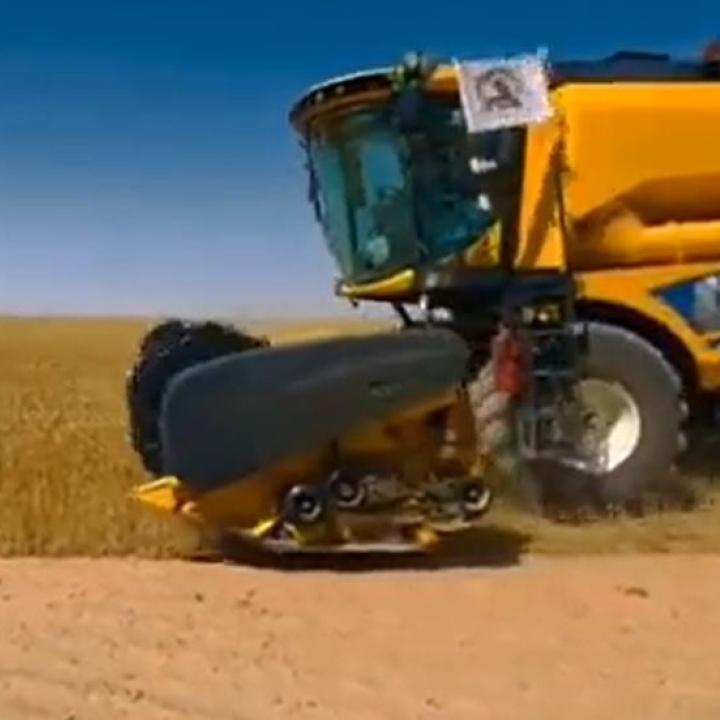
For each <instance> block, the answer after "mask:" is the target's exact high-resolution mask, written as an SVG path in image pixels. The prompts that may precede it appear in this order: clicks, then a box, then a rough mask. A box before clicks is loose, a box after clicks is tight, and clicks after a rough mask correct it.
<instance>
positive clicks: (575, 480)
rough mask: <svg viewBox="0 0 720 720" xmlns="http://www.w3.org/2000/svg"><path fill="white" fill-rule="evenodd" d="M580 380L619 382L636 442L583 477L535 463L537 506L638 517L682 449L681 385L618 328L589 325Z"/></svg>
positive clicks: (666, 484) (665, 482)
mask: <svg viewBox="0 0 720 720" xmlns="http://www.w3.org/2000/svg"><path fill="white" fill-rule="evenodd" d="M588 340H589V348H588V354H587V356H586V358H585V362H584V366H583V371H582V376H583V377H584V378H597V379H600V380H606V381H611V382H616V383H619V384H620V385H622V386H623V388H624V389H625V390H626V391H627V392H628V393H629V395H630V396H631V397H632V398H633V400H634V402H635V404H636V407H637V410H638V413H639V416H640V437H639V440H638V442H637V444H636V446H635V449H634V450H633V452H632V453H631V454H630V456H629V457H628V458H627V459H626V460H625V461H624V462H622V463H621V464H620V465H619V466H617V467H616V468H614V469H612V470H610V471H608V472H606V473H604V474H601V475H595V474H592V475H591V474H589V473H584V472H580V471H578V470H574V469H570V468H567V467H566V466H563V465H561V464H560V465H558V464H556V463H554V462H549V461H541V462H538V461H536V462H533V463H530V464H529V471H530V474H531V476H532V479H533V480H534V481H535V482H536V483H537V484H538V490H539V493H540V498H541V503H542V504H543V506H544V508H545V509H546V510H549V511H550V512H551V513H553V512H554V511H557V510H558V509H560V510H561V511H562V510H565V511H570V512H572V511H574V510H577V509H579V508H578V506H580V507H584V508H592V509H594V510H600V511H607V510H625V511H630V512H633V513H638V512H642V511H643V510H644V508H645V504H646V502H647V501H648V500H649V499H650V498H656V499H657V498H661V497H662V496H663V494H665V493H666V492H667V491H669V490H670V489H671V486H672V483H674V482H675V480H674V478H673V473H672V470H673V466H674V464H675V461H676V459H677V456H678V455H679V453H680V452H681V451H682V449H683V437H684V436H683V432H682V424H683V415H684V413H683V400H682V385H681V382H680V379H679V377H678V375H677V373H676V372H675V371H674V369H673V368H672V367H671V365H670V364H669V363H668V362H667V361H666V360H665V358H664V357H663V356H662V355H661V353H660V352H659V351H658V350H657V349H656V348H654V347H653V346H652V345H651V344H649V343H648V342H647V341H645V340H644V339H642V338H641V337H639V336H637V335H635V334H634V333H631V332H629V331H627V330H625V329H623V328H619V327H615V326H612V325H606V324H603V323H597V322H592V323H589V325H588Z"/></svg>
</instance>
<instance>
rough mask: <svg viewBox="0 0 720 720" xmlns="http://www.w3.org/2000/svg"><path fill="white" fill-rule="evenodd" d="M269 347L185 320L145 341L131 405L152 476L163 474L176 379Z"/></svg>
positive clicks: (134, 436)
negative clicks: (165, 423) (165, 417)
mask: <svg viewBox="0 0 720 720" xmlns="http://www.w3.org/2000/svg"><path fill="white" fill-rule="evenodd" d="M267 344H268V342H267V340H265V339H264V338H255V337H251V336H250V335H246V334H244V333H242V332H239V331H238V330H236V329H235V328H233V327H230V326H227V325H223V324H221V323H216V322H185V321H180V320H168V321H166V322H163V323H160V324H159V325H157V326H156V327H155V328H153V329H152V330H151V331H150V332H149V333H148V334H147V335H146V336H145V337H144V338H143V340H142V342H141V344H140V349H139V356H138V359H137V361H136V362H135V365H134V367H133V368H132V370H131V371H130V373H129V374H128V378H127V384H126V402H127V409H128V416H129V417H128V421H129V435H130V442H131V444H132V447H133V449H134V450H135V452H136V453H137V454H138V455H139V457H140V459H141V461H142V464H143V466H144V468H145V469H146V470H147V471H148V472H150V473H151V474H153V475H155V476H159V475H162V472H163V462H162V447H161V444H160V427H159V419H160V412H161V408H162V400H163V395H164V392H165V389H166V387H167V385H168V382H169V381H170V379H171V378H172V377H173V376H174V375H176V374H177V373H179V372H181V371H183V370H185V369H187V368H190V367H192V366H193V365H196V364H198V363H201V362H205V361H208V360H212V359H215V358H218V357H222V356H224V355H228V354H231V353H237V352H244V351H246V350H252V349H254V348H258V347H263V346H266V345H267Z"/></svg>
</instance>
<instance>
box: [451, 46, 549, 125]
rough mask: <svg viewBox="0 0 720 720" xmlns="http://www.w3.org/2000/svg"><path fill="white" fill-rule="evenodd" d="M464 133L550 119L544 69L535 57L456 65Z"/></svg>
mask: <svg viewBox="0 0 720 720" xmlns="http://www.w3.org/2000/svg"><path fill="white" fill-rule="evenodd" d="M458 74H459V79H460V99H461V102H462V107H463V112H464V113H465V121H466V123H467V126H468V131H469V132H471V133H479V132H483V131H488V130H497V129H500V128H506V127H514V126H518V125H529V124H531V123H539V122H543V121H544V120H547V119H548V118H549V117H551V116H552V105H551V104H550V94H549V90H548V82H547V75H546V73H545V65H544V63H543V61H542V59H541V58H540V57H538V56H534V55H530V56H521V57H516V58H510V59H507V60H483V61H477V62H466V63H459V64H458Z"/></svg>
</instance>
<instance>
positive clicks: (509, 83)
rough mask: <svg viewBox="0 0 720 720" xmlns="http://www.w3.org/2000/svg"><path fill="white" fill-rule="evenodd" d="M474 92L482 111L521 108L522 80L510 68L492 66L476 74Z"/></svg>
mask: <svg viewBox="0 0 720 720" xmlns="http://www.w3.org/2000/svg"><path fill="white" fill-rule="evenodd" d="M475 92H476V94H477V97H478V100H479V101H480V104H481V106H482V108H483V111H484V112H507V111H508V110H518V109H520V108H522V97H523V81H522V78H521V77H519V76H518V75H517V74H516V73H515V72H513V70H512V69H511V68H492V69H491V70H487V71H486V72H484V73H482V74H480V75H478V76H477V77H476V78H475Z"/></svg>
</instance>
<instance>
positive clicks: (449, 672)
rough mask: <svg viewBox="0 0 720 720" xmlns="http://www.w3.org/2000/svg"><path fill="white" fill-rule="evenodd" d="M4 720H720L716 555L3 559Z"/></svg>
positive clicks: (0, 688)
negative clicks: (329, 560)
mask: <svg viewBox="0 0 720 720" xmlns="http://www.w3.org/2000/svg"><path fill="white" fill-rule="evenodd" d="M0 642H1V643H2V646H1V647H2V652H1V653H0V719H1V720H16V719H17V720H29V719H34V718H38V719H40V718H55V719H56V720H112V719H114V718H133V720H141V719H144V718H148V719H155V718H157V719H160V718H168V719H170V718H213V720H221V719H224V718H227V719H228V720H229V719H231V718H232V719H237V720H240V719H245V718H248V719H251V720H257V719H259V718H263V719H265V718H269V719H273V718H307V719H308V720H311V719H315V718H317V719H318V720H320V719H325V718H338V719H339V720H354V719H355V718H357V719H358V720H359V719H362V720H373V719H375V718H398V719H402V720H414V719H418V720H420V719H422V720H425V719H427V720H432V719H435V718H449V719H451V720H464V719H465V718H468V720H469V719H471V718H472V719H473V720H477V719H478V718H492V720H503V719H504V718H508V720H509V719H511V718H512V719H513V720H518V719H522V718H529V719H532V720H542V719H544V718H548V719H550V718H552V719H553V720H563V719H564V718H573V719H578V718H581V719H582V720H593V719H594V718H608V720H609V719H610V718H612V719H613V720H622V719H624V718H628V719H630V718H633V719H634V718H653V720H662V719H664V718H672V719H673V720H681V719H684V718H688V719H692V720H703V719H704V718H708V719H710V718H712V719H713V720H716V719H717V718H718V717H720V558H713V557H682V556H674V557H642V558H640V557H625V558H593V559H558V560H548V559H538V560H531V561H526V562H524V563H523V564H522V565H520V566H517V567H511V568H503V569H490V568H484V569H483V568H465V569H462V568H455V569H451V570H417V569H414V570H403V569H392V570H383V571H377V572H360V571H356V572H351V573H349V572H345V573H340V572H333V571H330V570H312V571H308V570H305V571H302V572H287V571H286V572H279V571H276V570H270V569H261V568H248V567H237V566H231V565H222V564H191V563H181V562H170V563H167V562H143V561H128V560H8V561H2V562H0Z"/></svg>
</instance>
